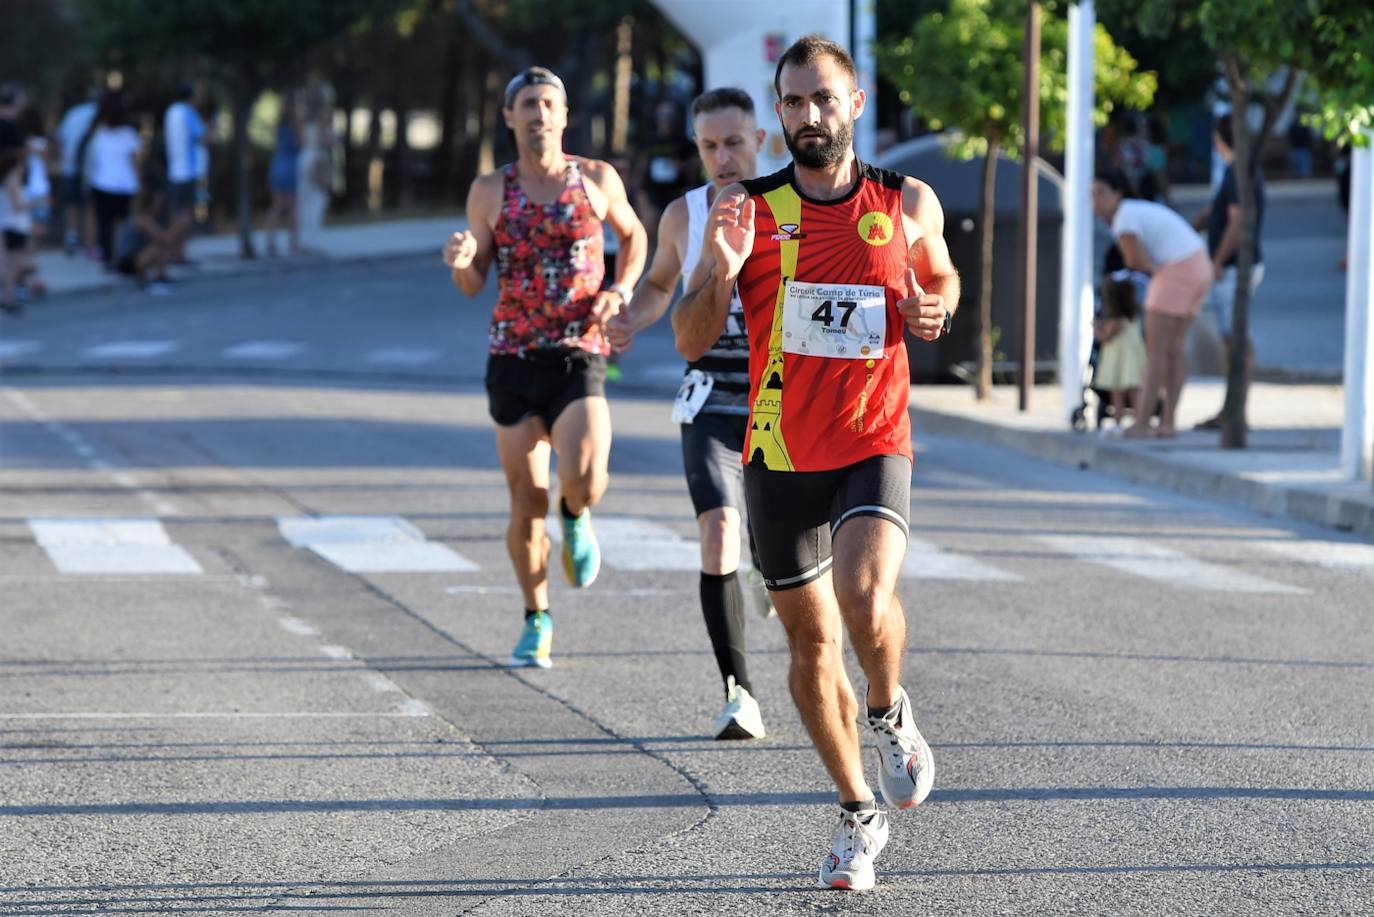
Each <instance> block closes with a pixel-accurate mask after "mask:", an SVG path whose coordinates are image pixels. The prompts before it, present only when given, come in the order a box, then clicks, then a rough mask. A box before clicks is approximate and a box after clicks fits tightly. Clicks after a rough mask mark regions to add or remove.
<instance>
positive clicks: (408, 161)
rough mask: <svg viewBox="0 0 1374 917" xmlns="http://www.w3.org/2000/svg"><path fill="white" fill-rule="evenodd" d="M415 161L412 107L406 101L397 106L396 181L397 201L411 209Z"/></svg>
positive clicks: (413, 198) (413, 197)
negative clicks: (411, 127)
mask: <svg viewBox="0 0 1374 917" xmlns="http://www.w3.org/2000/svg"><path fill="white" fill-rule="evenodd" d="M414 173H415V163H414V156H413V151H412V150H411V148H410V108H409V107H407V105H406V103H405V102H402V103H400V104H399V105H397V106H396V183H397V185H398V188H397V203H398V204H399V205H400V208H401V209H402V210H409V209H410V206H411V205H412V204H413V203H414V201H415V174H414Z"/></svg>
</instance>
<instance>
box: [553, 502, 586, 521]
mask: <svg viewBox="0 0 1374 917" xmlns="http://www.w3.org/2000/svg"><path fill="white" fill-rule="evenodd" d="M558 511H559V512H560V513H562V514H563V518H564V519H576V518H577V517H578V516H580V515H581V513H573V512H569V511H568V501H567V500H564V499H563V498H562V497H559V498H558Z"/></svg>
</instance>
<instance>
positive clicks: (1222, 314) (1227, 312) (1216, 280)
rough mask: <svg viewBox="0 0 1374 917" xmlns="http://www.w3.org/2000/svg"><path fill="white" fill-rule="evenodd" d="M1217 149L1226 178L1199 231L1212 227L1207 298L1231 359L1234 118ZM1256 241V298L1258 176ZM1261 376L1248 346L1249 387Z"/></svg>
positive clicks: (1217, 136)
mask: <svg viewBox="0 0 1374 917" xmlns="http://www.w3.org/2000/svg"><path fill="white" fill-rule="evenodd" d="M1212 145H1213V147H1215V149H1216V152H1217V155H1218V156H1220V157H1221V160H1222V162H1224V163H1225V164H1226V170H1225V171H1224V172H1223V173H1222V176H1221V185H1220V186H1219V187H1218V188H1217V192H1216V194H1215V195H1214V196H1213V197H1212V203H1211V204H1210V205H1209V206H1208V207H1207V208H1206V209H1204V210H1203V211H1202V212H1201V213H1199V214H1198V216H1197V219H1195V220H1194V222H1193V225H1194V226H1206V227H1207V253H1208V254H1209V255H1210V257H1211V259H1212V278H1213V280H1212V289H1211V291H1210V292H1209V293H1208V295H1207V306H1208V311H1210V312H1211V314H1212V316H1213V317H1214V318H1215V319H1216V323H1217V330H1218V331H1219V332H1220V333H1221V337H1222V340H1223V341H1225V342H1226V348H1225V353H1226V354H1227V357H1228V359H1229V356H1230V353H1231V338H1232V337H1233V333H1232V327H1233V324H1234V321H1235V308H1234V307H1235V302H1236V285H1237V273H1236V272H1237V271H1238V270H1239V267H1238V263H1237V262H1238V261H1239V259H1238V258H1237V253H1238V250H1239V248H1240V189H1239V180H1238V179H1237V178H1236V166H1235V159H1236V153H1235V149H1234V144H1233V142H1232V139H1231V116H1230V115H1224V116H1222V117H1220V118H1217V119H1216V122H1215V123H1214V124H1213V125H1212ZM1254 198H1255V240H1254V248H1253V249H1252V257H1253V260H1252V262H1251V265H1250V292H1251V293H1254V292H1255V290H1256V289H1258V288H1259V285H1260V282H1261V281H1262V280H1264V251H1263V249H1262V248H1261V247H1260V233H1261V231H1262V230H1263V228H1264V205H1265V194H1264V176H1262V175H1261V174H1260V173H1259V170H1256V171H1255V179H1254ZM1254 370H1255V346H1254V342H1253V341H1251V340H1249V339H1247V340H1246V341H1245V387H1246V389H1247V390H1248V389H1249V388H1250V377H1251V376H1252V375H1253V374H1254ZM1197 429H1199V430H1220V429H1221V415H1220V414H1217V415H1216V416H1215V417H1212V418H1209V419H1207V420H1204V421H1203V422H1202V423H1200V424H1198V425H1197Z"/></svg>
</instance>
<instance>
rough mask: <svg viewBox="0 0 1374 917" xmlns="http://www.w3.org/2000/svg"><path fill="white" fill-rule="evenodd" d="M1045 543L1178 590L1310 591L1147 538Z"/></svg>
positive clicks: (1046, 538) (1061, 538)
mask: <svg viewBox="0 0 1374 917" xmlns="http://www.w3.org/2000/svg"><path fill="white" fill-rule="evenodd" d="M1036 537H1037V540H1039V541H1040V542H1041V543H1042V544H1045V545H1047V546H1049V547H1050V548H1053V549H1054V550H1055V551H1058V552H1060V553H1062V554H1068V555H1070V556H1072V557H1073V558H1074V559H1075V560H1079V561H1082V562H1084V563H1092V564H1102V565H1104V566H1107V567H1111V568H1112V569H1114V570H1120V571H1122V572H1123V573H1129V574H1131V575H1132V576H1139V577H1143V578H1145V579H1149V580H1155V581H1158V582H1161V583H1164V584H1166V585H1169V586H1172V587H1174V588H1177V589H1185V590H1187V589H1195V590H1202V591H1207V592H1254V593H1278V594H1283V595H1305V594H1306V592H1307V590H1305V589H1299V588H1298V587H1296V586H1290V585H1287V584H1286V583H1279V582H1275V581H1274V580H1269V579H1265V578H1264V577H1262V576H1255V575H1254V574H1252V573H1246V572H1244V571H1242V570H1233V569H1231V568H1229V567H1224V566H1222V565H1220V564H1213V563H1208V562H1207V561H1202V560H1197V559H1196V558H1194V557H1191V556H1189V555H1187V554H1185V553H1183V552H1182V551H1176V550H1173V549H1172V548H1165V547H1161V546H1160V545H1157V544H1153V543H1151V542H1150V541H1148V540H1146V539H1144V538H1133V537H1110V536H1097V535H1039V536H1036Z"/></svg>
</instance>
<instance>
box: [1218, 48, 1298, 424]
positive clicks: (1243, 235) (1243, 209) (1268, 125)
mask: <svg viewBox="0 0 1374 917" xmlns="http://www.w3.org/2000/svg"><path fill="white" fill-rule="evenodd" d="M1221 59H1222V65H1223V69H1224V70H1225V72H1226V82H1227V84H1228V86H1229V88H1230V91H1231V136H1232V140H1234V141H1235V145H1234V147H1233V152H1234V153H1235V161H1234V162H1233V163H1232V164H1231V167H1232V169H1233V170H1234V171H1235V175H1236V193H1237V196H1238V197H1239V203H1240V239H1239V241H1238V242H1237V251H1236V298H1235V302H1234V306H1233V308H1234V314H1233V317H1232V320H1231V328H1230V335H1231V343H1230V345H1229V346H1228V347H1227V354H1226V401H1225V402H1224V403H1223V404H1222V408H1221V448H1223V449H1244V448H1245V447H1246V438H1247V437H1246V434H1247V430H1246V420H1245V417H1246V413H1245V407H1246V401H1247V400H1248V395H1249V391H1248V388H1249V387H1248V386H1247V384H1246V375H1247V374H1246V357H1247V356H1248V350H1249V341H1250V272H1251V269H1252V268H1253V267H1254V263H1255V233H1256V231H1257V228H1258V227H1257V226H1256V222H1257V218H1258V213H1257V211H1256V201H1255V176H1256V175H1257V174H1258V173H1259V164H1260V162H1261V161H1262V159H1263V154H1264V145H1265V142H1266V141H1267V140H1268V138H1269V131H1270V130H1272V129H1273V125H1274V122H1275V120H1276V119H1277V117H1278V113H1279V112H1281V111H1282V110H1283V109H1284V108H1285V107H1286V106H1287V105H1288V100H1289V98H1290V97H1291V96H1292V94H1293V92H1294V90H1295V89H1296V87H1297V71H1296V70H1293V69H1291V68H1290V69H1289V71H1288V76H1287V78H1286V79H1285V81H1284V86H1283V90H1282V91H1281V92H1280V94H1279V95H1278V96H1277V97H1276V98H1274V99H1270V100H1267V101H1266V104H1265V117H1264V124H1263V126H1262V127H1261V128H1260V132H1259V135H1258V136H1257V137H1255V138H1254V141H1253V142H1252V141H1251V138H1250V128H1249V125H1248V124H1247V122H1246V111H1247V110H1248V108H1249V105H1250V82H1249V78H1248V77H1247V75H1246V73H1245V71H1244V70H1243V68H1242V66H1241V63H1240V60H1239V59H1238V58H1237V57H1236V56H1235V55H1231V54H1223V55H1222V58H1221ZM1226 330H1227V329H1225V328H1223V329H1222V332H1223V333H1225V332H1226Z"/></svg>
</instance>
